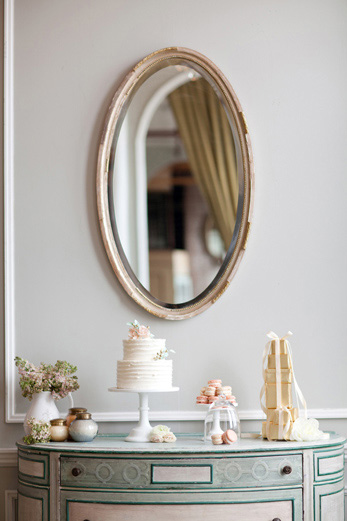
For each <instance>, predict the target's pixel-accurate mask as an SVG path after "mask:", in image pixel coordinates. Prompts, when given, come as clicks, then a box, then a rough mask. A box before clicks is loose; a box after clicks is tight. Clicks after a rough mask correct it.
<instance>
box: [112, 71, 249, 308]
mask: <svg viewBox="0 0 347 521" xmlns="http://www.w3.org/2000/svg"><path fill="white" fill-rule="evenodd" d="M208 80H209V81H207V79H206V78H205V77H203V76H202V75H200V74H199V73H198V72H197V71H196V70H194V69H193V68H191V67H188V66H184V65H173V66H170V65H169V66H166V67H164V68H162V69H160V70H159V71H157V72H155V73H154V74H152V75H151V76H149V77H148V78H147V79H146V80H145V81H144V82H143V83H142V85H141V87H140V88H138V90H137V91H136V92H135V94H134V96H133V97H132V99H131V103H130V104H129V105H128V108H127V112H126V115H125V117H124V119H123V123H122V126H121V129H120V133H119V136H118V137H117V139H116V138H114V141H113V147H112V154H111V161H110V168H111V171H112V173H113V180H112V184H111V190H112V194H111V195H112V196H111V198H110V199H111V202H112V199H113V203H112V204H113V206H114V207H113V209H112V211H113V212H114V214H115V223H114V224H115V225H116V227H117V231H116V233H118V240H119V243H120V245H121V247H122V248H123V250H124V254H125V256H126V258H127V261H128V263H129V265H130V267H131V269H132V271H133V272H134V274H135V276H136V277H137V279H138V280H139V281H140V283H141V284H142V286H143V287H144V288H146V289H147V290H148V292H150V293H151V294H152V296H153V297H155V298H156V299H158V300H160V301H162V302H164V303H169V304H181V303H185V302H188V301H190V300H192V299H194V298H196V297H197V296H198V295H199V294H201V293H202V292H203V291H205V290H206V288H207V287H208V286H209V285H210V284H211V283H212V282H213V280H214V279H215V277H216V276H217V274H218V272H219V271H220V269H221V266H222V264H223V262H224V261H225V256H226V254H227V252H228V250H229V252H228V253H229V258H230V255H231V254H232V251H231V250H232V248H234V247H235V241H232V239H233V235H234V231H235V223H236V222H237V210H238V200H239V191H240V190H239V188H240V187H239V182H240V181H239V180H242V175H243V172H242V161H241V151H240V144H239V140H238V135H237V132H236V125H235V123H234V122H233V119H232V116H231V114H230V113H229V112H227V111H226V109H225V104H224V103H223V101H222V97H221V94H220V92H219V90H218V89H217V87H216V86H215V85H213V84H212V83H210V82H211V79H210V78H208Z"/></svg>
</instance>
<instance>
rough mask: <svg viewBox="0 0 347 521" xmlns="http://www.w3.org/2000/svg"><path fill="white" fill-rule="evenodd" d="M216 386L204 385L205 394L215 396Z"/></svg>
mask: <svg viewBox="0 0 347 521" xmlns="http://www.w3.org/2000/svg"><path fill="white" fill-rule="evenodd" d="M215 394H216V388H215V387H210V386H209V387H206V391H205V396H215Z"/></svg>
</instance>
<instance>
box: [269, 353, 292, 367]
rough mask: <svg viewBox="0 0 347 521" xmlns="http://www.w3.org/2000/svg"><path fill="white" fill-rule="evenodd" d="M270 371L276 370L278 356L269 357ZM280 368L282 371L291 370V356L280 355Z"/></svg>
mask: <svg viewBox="0 0 347 521" xmlns="http://www.w3.org/2000/svg"><path fill="white" fill-rule="evenodd" d="M267 366H268V369H276V355H269V356H268V363H267ZM280 368H281V369H290V368H291V364H290V358H289V354H288V353H287V354H283V353H282V354H281V355H280Z"/></svg>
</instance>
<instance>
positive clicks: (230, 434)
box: [222, 429, 237, 445]
mask: <svg viewBox="0 0 347 521" xmlns="http://www.w3.org/2000/svg"><path fill="white" fill-rule="evenodd" d="M222 440H223V443H226V444H227V445H231V444H232V443H234V442H235V441H237V434H236V432H235V431H232V430H231V429H228V430H227V431H225V432H224V433H223V434H222Z"/></svg>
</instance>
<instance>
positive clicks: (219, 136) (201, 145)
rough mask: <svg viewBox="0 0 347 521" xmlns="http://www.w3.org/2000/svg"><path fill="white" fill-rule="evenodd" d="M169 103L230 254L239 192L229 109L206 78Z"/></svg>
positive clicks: (179, 92) (174, 95) (172, 96)
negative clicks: (227, 109) (228, 114)
mask: <svg viewBox="0 0 347 521" xmlns="http://www.w3.org/2000/svg"><path fill="white" fill-rule="evenodd" d="M169 100H170V104H171V107H172V110H173V112H174V115H175V119H176V122H177V125H178V130H179V132H180V135H181V138H182V141H183V144H184V147H185V149H186V153H187V156H188V159H189V162H190V166H191V170H192V173H193V175H194V178H195V180H196V183H197V185H198V186H199V188H200V190H201V192H202V194H203V195H204V197H205V199H206V201H207V204H208V206H209V210H210V212H211V216H212V217H213V220H214V223H215V226H216V227H217V228H218V230H219V232H220V234H221V237H222V239H223V242H224V245H225V250H226V251H227V249H228V248H229V245H230V242H231V238H232V235H233V231H234V226H235V220H236V211H237V200H238V193H239V189H238V178H237V166H236V155H235V144H234V139H233V135H232V132H231V128H230V124H229V121H228V118H227V115H226V112H225V109H224V108H223V105H222V104H221V102H220V100H219V99H218V97H217V95H216V94H215V92H214V90H213V88H212V87H211V86H210V84H209V83H207V81H206V80H204V79H203V78H202V79H199V80H196V81H190V82H188V83H185V84H184V85H182V86H181V87H179V88H178V89H176V90H174V91H173V92H172V93H171V94H170V95H169Z"/></svg>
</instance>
